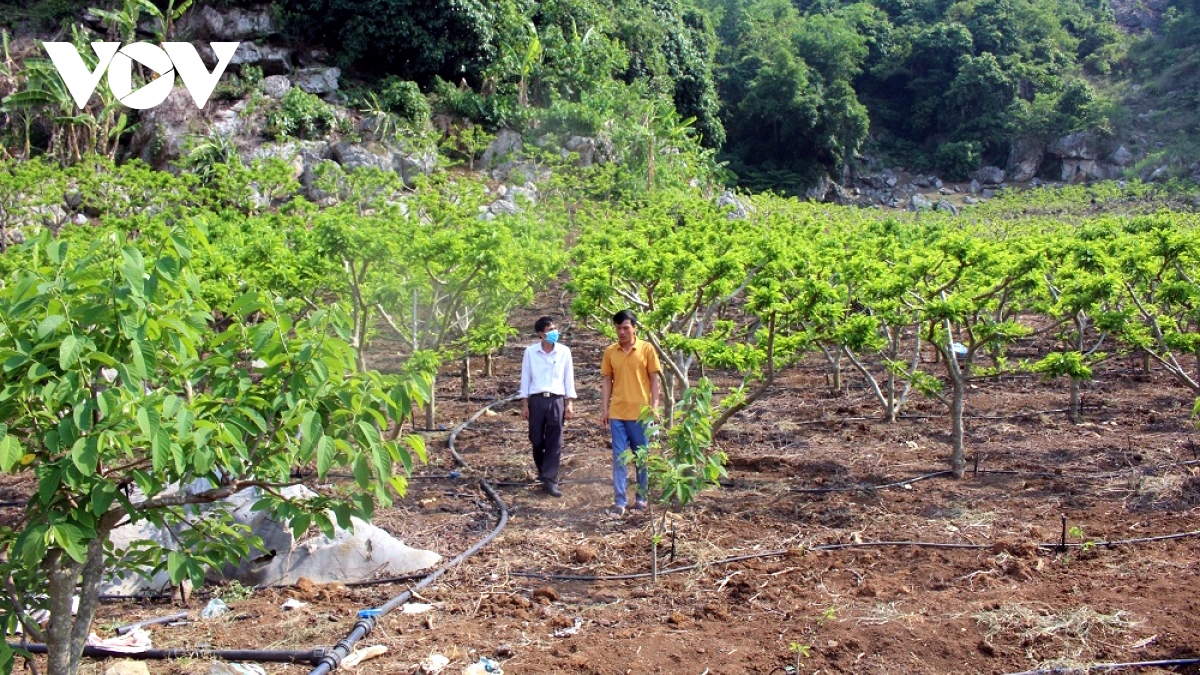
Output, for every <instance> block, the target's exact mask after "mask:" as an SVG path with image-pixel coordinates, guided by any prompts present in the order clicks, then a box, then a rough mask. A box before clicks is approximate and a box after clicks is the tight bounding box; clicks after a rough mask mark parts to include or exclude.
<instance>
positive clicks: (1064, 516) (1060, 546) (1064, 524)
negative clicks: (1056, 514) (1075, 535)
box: [1058, 513, 1067, 553]
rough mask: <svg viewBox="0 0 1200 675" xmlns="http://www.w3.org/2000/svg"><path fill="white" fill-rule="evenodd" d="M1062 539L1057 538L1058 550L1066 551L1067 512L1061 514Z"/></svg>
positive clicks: (1060, 551)
mask: <svg viewBox="0 0 1200 675" xmlns="http://www.w3.org/2000/svg"><path fill="white" fill-rule="evenodd" d="M1061 517H1062V539H1061V540H1059V544H1058V552H1059V553H1066V552H1067V514H1065V513H1064V514H1062V516H1061Z"/></svg>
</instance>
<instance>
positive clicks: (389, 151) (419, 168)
mask: <svg viewBox="0 0 1200 675" xmlns="http://www.w3.org/2000/svg"><path fill="white" fill-rule="evenodd" d="M327 154H328V158H329V159H331V160H333V161H335V162H337V163H338V164H340V165H342V168H344V169H346V170H347V171H354V170H355V169H361V168H363V167H374V168H376V169H382V170H384V171H395V172H396V173H397V174H399V175H400V178H401V180H403V181H404V184H405V185H406V186H408V187H413V185H414V184H415V182H414V181H415V180H416V178H417V176H419V175H429V174H431V173H433V169H434V167H435V166H436V164H437V156H436V154H435V153H434V152H433V151H432V150H429V151H424V152H421V151H417V152H412V151H409V150H407V149H406V148H404V147H403V146H401V145H398V144H393V143H380V142H376V141H371V142H367V143H351V142H349V141H340V142H338V143H334V144H332V145H330V146H329V147H328V153H327Z"/></svg>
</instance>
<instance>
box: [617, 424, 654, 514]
mask: <svg viewBox="0 0 1200 675" xmlns="http://www.w3.org/2000/svg"><path fill="white" fill-rule="evenodd" d="M608 427H609V430H610V431H612V450H613V462H612V473H613V504H615V505H616V506H620V507H624V506H626V505H627V504H628V503H629V500H628V498H627V497H626V496H625V483H626V482H627V481H628V480H629V475H628V473H627V472H626V468H625V462H624V461H623V460H622V459H621V454H622V453H624V452H625V451H626V450H628V449H630V446H631V445H632V447H633V448H635V449H636V448H645V447H646V446H647V445H649V443H647V441H646V427H645V426H643V425H642V423H641V422H638V421H637V420H614V419H610V420H609V421H608ZM637 481H638V497H637V499H639V500H642V501H644V500H645V499H646V493H647V491H648V489H649V486H650V474H649V472H648V471H646V467H645V466H638V467H637Z"/></svg>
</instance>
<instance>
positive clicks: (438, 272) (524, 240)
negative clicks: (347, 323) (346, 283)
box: [374, 178, 565, 428]
mask: <svg viewBox="0 0 1200 675" xmlns="http://www.w3.org/2000/svg"><path fill="white" fill-rule="evenodd" d="M494 199H495V197H494V196H489V195H488V193H487V192H485V185H484V184H483V183H482V182H481V181H478V180H472V179H467V178H458V179H455V180H449V179H445V180H442V179H439V180H437V181H434V182H431V183H430V184H427V185H425V186H423V187H422V188H419V189H418V190H417V192H416V194H415V195H414V196H413V198H412V199H410V200H409V201H408V204H407V208H408V214H407V220H406V222H407V228H408V229H407V230H406V233H407V236H406V238H405V239H403V240H401V241H397V242H395V246H396V249H395V254H396V257H395V258H393V259H392V260H391V261H390V264H389V265H388V268H387V276H386V277H385V278H386V279H387V282H386V283H380V284H378V285H377V286H376V292H375V293H374V297H375V299H376V300H375V305H374V306H375V309H376V310H377V311H378V312H379V314H380V315H381V316H382V317H383V319H384V321H385V322H386V323H387V324H388V325H389V326H390V327H391V328H392V330H394V331H395V332H396V333H397V334H398V335H400V336H401V338H402V339H403V340H404V341H405V342H406V343H408V344H409V345H410V346H411V348H412V350H413V351H429V352H437V353H438V354H439V355H440V356H441V357H442V358H444V359H447V360H449V359H451V358H461V359H462V360H463V370H464V375H465V374H466V373H469V369H470V362H469V359H470V355H471V349H472V345H480V343H481V342H482V343H484V344H483V345H481V346H485V347H486V346H487V345H489V344H494V340H493V339H489V338H488V336H489V335H493V336H494V335H495V334H496V333H497V332H500V331H502V328H501V326H502V324H504V323H505V320H506V318H507V316H508V314H509V312H511V311H512V310H513V309H514V308H515V307H517V306H520V305H522V304H525V303H528V302H529V301H531V300H532V299H533V293H534V290H536V289H538V288H540V287H541V286H542V285H543V284H545V283H547V282H548V281H549V280H550V279H552V278H554V276H555V275H557V274H558V273H559V271H560V270H561V269H562V265H563V263H564V261H565V252H564V247H565V227H564V223H563V221H562V220H561V214H560V212H559V211H558V210H556V209H552V208H550V209H543V208H538V207H536V206H535V204H533V203H531V202H529V201H526V200H524V199H523V198H521V197H518V198H517V201H516V202H515V203H516V205H517V206H518V208H519V210H518V211H517V212H515V213H501V214H499V215H495V216H494V217H492V218H488V217H485V216H483V215H481V212H480V209H481V207H483V208H486V207H487V206H488V203H489V202H490V201H492V200H494ZM468 386H469V385H468ZM435 411H436V408H435V402H434V400H433V399H432V398H431V399H430V402H429V406H428V407H427V409H426V425H427V427H430V428H432V427H433V425H434V421H435V414H436V412H435Z"/></svg>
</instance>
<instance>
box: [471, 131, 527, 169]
mask: <svg viewBox="0 0 1200 675" xmlns="http://www.w3.org/2000/svg"><path fill="white" fill-rule="evenodd" d="M524 147H525V145H524V143H523V142H522V140H521V134H520V132H517V131H513V130H512V129H501V130H500V133H498V134H496V140H494V141H492V144H491V145H489V146H488V147H487V150H484V151H483V157H482V158H481V160H480V161H481V162H482V163H483V166H484V167H491V166H493V165H494V164H495V163H496V161H497V160H500V159H505V158H508V157H509V156H511V155H513V154H515V153H517V152H520V151H521V149H522V148H524Z"/></svg>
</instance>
